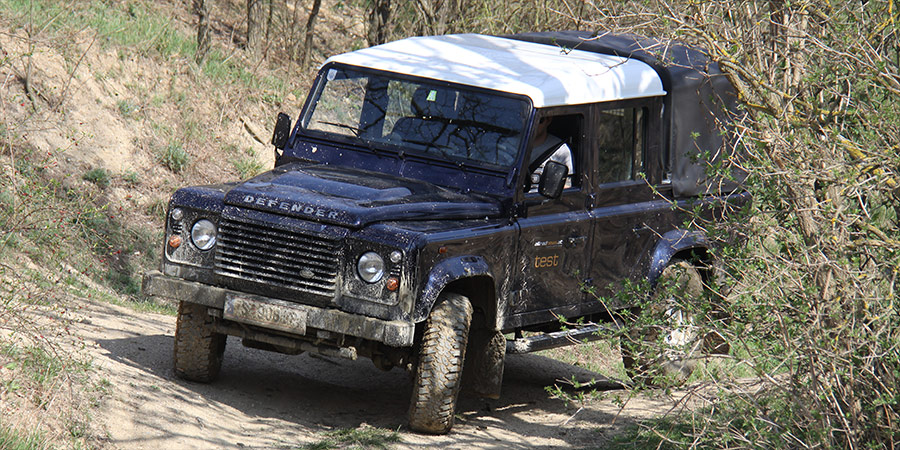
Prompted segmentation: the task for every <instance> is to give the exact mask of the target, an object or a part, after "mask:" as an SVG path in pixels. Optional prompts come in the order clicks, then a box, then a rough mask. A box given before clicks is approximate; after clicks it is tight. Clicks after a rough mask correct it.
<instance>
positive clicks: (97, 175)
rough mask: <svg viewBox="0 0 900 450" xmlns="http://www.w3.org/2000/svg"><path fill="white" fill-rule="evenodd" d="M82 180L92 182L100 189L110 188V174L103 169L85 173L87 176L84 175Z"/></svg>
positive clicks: (99, 168)
mask: <svg viewBox="0 0 900 450" xmlns="http://www.w3.org/2000/svg"><path fill="white" fill-rule="evenodd" d="M81 178H82V179H83V180H85V181H90V182H91V183H94V184H96V185H97V187H99V188H107V187H109V181H110V176H109V172H107V171H106V169H104V168H102V167H98V168H96V169H91V170H90V171H88V172H85V174H84V175H82V176H81Z"/></svg>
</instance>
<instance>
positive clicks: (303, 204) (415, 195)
mask: <svg viewBox="0 0 900 450" xmlns="http://www.w3.org/2000/svg"><path fill="white" fill-rule="evenodd" d="M225 203H226V204H228V205H233V206H238V207H242V208H252V209H257V210H260V211H268V212H272V213H277V214H281V215H286V216H293V217H299V218H303V219H311V220H315V221H317V222H323V223H331V224H336V225H343V226H348V227H355V228H360V227H364V226H366V225H368V224H371V223H375V222H382V221H388V220H390V221H398V220H431V219H460V220H462V219H477V218H480V219H484V218H489V217H496V216H498V215H499V214H500V212H501V208H500V203H499V202H498V201H497V200H494V199H491V198H489V197H486V196H482V195H476V194H463V193H459V192H454V191H451V190H448V189H446V188H443V187H440V186H437V185H434V184H431V183H427V182H424V181H419V180H411V179H407V178H400V177H396V176H392V175H386V174H382V173H378V172H369V171H364V170H359V169H352V168H345V167H334V166H326V165H303V164H301V163H295V164H288V165H284V166H281V167H279V168H277V169H275V170H273V171H270V172H266V173H264V174H262V175H259V176H257V177H255V178H253V179H250V180H248V181H246V182H243V183H241V184H238V185H236V186H234V187H233V188H232V189H231V190H229V191H228V192H227V193H226V194H225Z"/></svg>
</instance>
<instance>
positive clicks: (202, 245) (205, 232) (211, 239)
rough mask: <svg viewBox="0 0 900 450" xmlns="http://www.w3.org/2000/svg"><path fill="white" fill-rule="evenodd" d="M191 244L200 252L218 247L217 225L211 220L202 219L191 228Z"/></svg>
mask: <svg viewBox="0 0 900 450" xmlns="http://www.w3.org/2000/svg"><path fill="white" fill-rule="evenodd" d="M191 242H193V243H194V245H196V246H197V248H199V249H200V250H209V249H211V248H212V247H213V245H216V225H215V224H214V223H212V222H211V221H209V220H206V219H200V220H198V221H197V222H195V223H194V226H193V227H191Z"/></svg>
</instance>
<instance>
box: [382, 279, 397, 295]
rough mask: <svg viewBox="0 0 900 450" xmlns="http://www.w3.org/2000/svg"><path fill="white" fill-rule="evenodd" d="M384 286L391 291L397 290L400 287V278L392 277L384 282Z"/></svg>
mask: <svg viewBox="0 0 900 450" xmlns="http://www.w3.org/2000/svg"><path fill="white" fill-rule="evenodd" d="M384 287H386V288H387V290H389V291H391V292H393V291H396V290H397V288H398V287H400V280H399V279H398V278H397V277H390V278H388V279H387V281H385V282H384Z"/></svg>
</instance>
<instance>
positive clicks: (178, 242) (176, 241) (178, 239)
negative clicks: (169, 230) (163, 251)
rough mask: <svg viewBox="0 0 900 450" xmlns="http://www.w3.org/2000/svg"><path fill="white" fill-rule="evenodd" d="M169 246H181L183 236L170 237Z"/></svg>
mask: <svg viewBox="0 0 900 450" xmlns="http://www.w3.org/2000/svg"><path fill="white" fill-rule="evenodd" d="M169 247H172V248H178V247H181V236H179V235H177V234H176V235H173V236H172V237H170V238H169Z"/></svg>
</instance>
